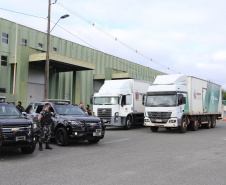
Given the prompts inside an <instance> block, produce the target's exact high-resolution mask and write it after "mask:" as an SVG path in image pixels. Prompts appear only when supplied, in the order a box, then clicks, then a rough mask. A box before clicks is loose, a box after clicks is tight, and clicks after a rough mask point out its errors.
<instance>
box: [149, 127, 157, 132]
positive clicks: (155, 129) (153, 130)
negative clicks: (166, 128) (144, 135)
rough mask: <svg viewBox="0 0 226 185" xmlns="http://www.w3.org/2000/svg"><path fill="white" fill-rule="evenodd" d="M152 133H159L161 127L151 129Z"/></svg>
mask: <svg viewBox="0 0 226 185" xmlns="http://www.w3.org/2000/svg"><path fill="white" fill-rule="evenodd" d="M150 129H151V131H152V132H158V129H159V127H150Z"/></svg>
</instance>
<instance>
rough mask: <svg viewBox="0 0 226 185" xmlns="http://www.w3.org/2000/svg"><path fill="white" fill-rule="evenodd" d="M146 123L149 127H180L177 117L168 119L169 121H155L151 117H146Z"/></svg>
mask: <svg viewBox="0 0 226 185" xmlns="http://www.w3.org/2000/svg"><path fill="white" fill-rule="evenodd" d="M144 125H145V126H147V127H171V128H177V127H178V119H177V118H171V119H169V120H168V121H167V123H161V122H158V123H153V122H151V120H150V119H149V118H145V119H144Z"/></svg>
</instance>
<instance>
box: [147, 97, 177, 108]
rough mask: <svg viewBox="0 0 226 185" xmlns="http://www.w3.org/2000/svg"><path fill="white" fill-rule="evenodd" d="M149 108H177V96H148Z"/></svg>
mask: <svg viewBox="0 0 226 185" xmlns="http://www.w3.org/2000/svg"><path fill="white" fill-rule="evenodd" d="M146 106H147V107H173V106H176V95H148V96H147V100H146Z"/></svg>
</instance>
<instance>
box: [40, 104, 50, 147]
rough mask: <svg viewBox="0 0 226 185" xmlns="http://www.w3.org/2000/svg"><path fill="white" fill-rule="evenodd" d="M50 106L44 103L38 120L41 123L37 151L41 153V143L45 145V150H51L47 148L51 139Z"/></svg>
mask: <svg viewBox="0 0 226 185" xmlns="http://www.w3.org/2000/svg"><path fill="white" fill-rule="evenodd" d="M50 107H51V106H50V104H49V103H46V104H45V107H44V110H43V111H41V112H40V115H39V117H38V120H39V121H40V122H41V128H40V135H39V150H40V151H42V150H43V148H42V143H44V142H45V143H46V149H52V147H50V146H49V143H50V137H51V124H52V116H53V113H52V112H50V110H49V108H50Z"/></svg>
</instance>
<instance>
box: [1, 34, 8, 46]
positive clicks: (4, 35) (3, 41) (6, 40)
mask: <svg viewBox="0 0 226 185" xmlns="http://www.w3.org/2000/svg"><path fill="white" fill-rule="evenodd" d="M8 39H9V34H7V33H2V43H4V44H8V42H9V40H8Z"/></svg>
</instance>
